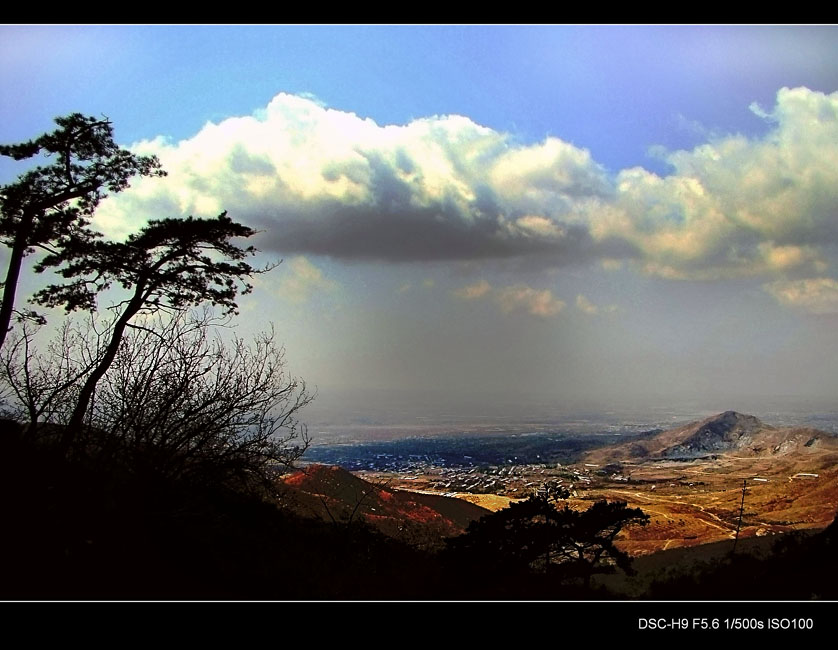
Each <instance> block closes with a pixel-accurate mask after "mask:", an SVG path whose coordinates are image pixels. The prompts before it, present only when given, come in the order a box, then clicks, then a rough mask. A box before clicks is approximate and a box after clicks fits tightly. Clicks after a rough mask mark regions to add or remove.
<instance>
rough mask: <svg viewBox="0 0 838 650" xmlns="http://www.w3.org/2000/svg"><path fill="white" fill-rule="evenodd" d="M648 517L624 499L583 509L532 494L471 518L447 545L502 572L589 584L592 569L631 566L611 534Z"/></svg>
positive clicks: (452, 549) (609, 569) (458, 552)
mask: <svg viewBox="0 0 838 650" xmlns="http://www.w3.org/2000/svg"><path fill="white" fill-rule="evenodd" d="M648 520H649V516H648V515H647V514H645V513H644V512H643V511H642V510H640V509H638V508H629V507H627V505H626V503H624V502H619V501H616V502H608V501H598V502H596V503H594V504H593V505H592V506H591V507H590V508H588V509H587V510H573V509H572V508H570V507H568V506H567V505H565V506H564V507H562V508H557V507H556V506H555V505H554V503H552V502H551V500H550V499H549V498H548V497H546V496H543V495H542V496H539V495H533V496H530V497H529V498H528V499H526V500H525V501H519V502H517V503H513V504H511V505H510V506H509V507H508V508H505V509H503V510H499V511H497V512H494V513H492V514H490V515H486V516H485V517H483V518H481V519H480V520H478V521H476V522H472V524H471V525H470V526H469V528H468V530H467V532H466V534H465V535H462V536H460V537H457V538H454V539H452V540H451V541H450V547H451V551H452V552H453V553H455V554H460V553H466V554H467V555H468V556H469V557H470V558H480V560H479V561H481V562H484V563H486V564H487V565H491V566H495V567H496V568H498V569H499V570H500V571H502V572H506V573H515V572H522V571H524V572H526V571H539V572H545V573H552V574H556V575H558V576H560V577H562V578H571V579H576V578H581V579H582V580H583V581H584V582H585V583H586V584H587V583H588V582H589V581H590V577H591V576H592V575H593V574H594V573H600V572H610V571H613V569H614V567H615V566H616V567H619V568H621V569H623V570H626V571H630V558H629V556H628V554H626V553H625V552H623V551H621V550H620V549H618V548H617V547H616V546H615V545H614V540H615V538H616V537H617V534H618V533H619V532H620V531H621V530H622V529H623V528H624V527H625V526H627V525H629V524H639V525H645V524H646V523H647V522H648Z"/></svg>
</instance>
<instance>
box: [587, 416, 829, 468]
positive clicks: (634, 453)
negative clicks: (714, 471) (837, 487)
mask: <svg viewBox="0 0 838 650" xmlns="http://www.w3.org/2000/svg"><path fill="white" fill-rule="evenodd" d="M824 445H826V446H830V447H832V446H834V447H835V448H836V450H838V438H836V436H834V435H832V434H830V433H827V432H825V431H820V430H818V429H813V428H810V427H775V426H772V425H769V424H766V423H765V422H763V421H762V420H760V419H759V418H757V417H755V416H753V415H748V414H744V413H739V412H737V411H732V410H731V411H724V412H722V413H718V414H716V415H713V416H710V417H708V418H705V419H704V420H698V421H694V422H690V423H688V424H684V425H682V426H680V427H676V428H674V429H668V430H666V431H663V432H661V433H658V434H655V435H654V436H651V437H649V438H645V439H642V440H633V441H631V442H627V443H621V444H618V445H611V446H608V447H603V448H600V449H596V450H593V451H591V452H589V453H588V454H587V455H586V460H587V461H588V462H597V463H607V462H615V461H619V460H638V461H642V460H666V459H670V460H692V459H699V458H704V457H708V456H713V455H718V454H730V453H732V452H736V453H740V454H745V455H753V456H771V455H786V454H789V453H793V452H800V453H806V452H807V450H815V449H820V448H821V447H822V446H824Z"/></svg>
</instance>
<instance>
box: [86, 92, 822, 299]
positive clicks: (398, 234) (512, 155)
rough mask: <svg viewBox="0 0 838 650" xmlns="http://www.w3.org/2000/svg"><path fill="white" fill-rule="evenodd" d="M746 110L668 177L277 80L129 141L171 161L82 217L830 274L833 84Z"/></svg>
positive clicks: (280, 237) (405, 245)
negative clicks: (321, 97)
mask: <svg viewBox="0 0 838 650" xmlns="http://www.w3.org/2000/svg"><path fill="white" fill-rule="evenodd" d="M752 110H753V111H754V113H755V114H756V115H757V116H758V117H759V118H760V119H763V120H765V122H766V125H767V132H766V133H765V134H764V135H763V136H761V137H757V138H747V137H744V136H741V135H728V136H708V138H709V139H708V141H707V142H706V143H705V144H703V145H701V146H698V147H696V148H694V149H692V150H690V151H674V152H670V153H665V154H663V157H664V159H665V160H666V161H667V162H668V163H669V164H670V165H671V168H672V171H671V173H670V174H668V175H665V176H659V175H657V174H654V173H652V172H650V171H647V170H645V169H643V168H640V167H635V168H631V169H624V170H621V171H619V172H617V173H616V174H613V175H612V174H609V173H608V172H607V171H606V170H605V169H604V168H603V167H602V166H601V165H599V164H598V163H597V162H596V161H595V160H593V158H592V157H591V155H590V153H589V152H588V151H587V150H585V149H582V148H579V147H576V146H574V145H572V144H569V143H567V142H564V141H562V140H560V139H558V138H554V137H549V138H546V139H545V140H544V141H542V142H539V143H535V144H521V143H519V142H516V141H515V139H514V138H513V137H512V136H510V135H508V134H504V133H500V132H497V131H495V130H492V129H490V128H487V127H484V126H480V125H478V124H476V123H475V122H473V121H472V120H470V119H468V118H467V117H462V116H456V115H452V116H436V117H429V118H423V119H417V120H414V121H412V122H410V123H408V124H405V125H383V126H382V125H379V124H377V123H375V122H374V121H373V120H370V119H365V118H362V117H359V116H357V115H355V114H353V113H349V112H344V111H340V110H335V109H330V108H326V107H324V106H322V105H320V104H318V103H316V102H315V101H312V100H311V99H308V98H304V97H298V96H293V95H287V94H280V95H277V96H276V97H275V98H274V99H273V100H272V101H271V102H270V104H269V105H268V106H267V107H266V108H265V109H264V110H261V111H259V112H257V113H256V114H254V115H252V116H246V117H236V118H230V119H227V120H224V121H222V122H220V123H218V124H214V123H208V124H206V125H205V126H204V128H203V129H201V131H200V132H199V133H198V134H196V135H195V136H194V137H192V138H190V139H188V140H183V141H180V142H168V141H167V140H165V139H164V138H162V137H158V138H156V139H153V140H149V141H143V142H140V143H138V144H136V145H134V149H135V150H136V151H137V152H139V153H144V154H148V153H154V154H157V155H158V156H159V157H160V159H161V162H162V163H163V166H164V168H165V169H166V170H167V171H168V172H169V176H168V178H166V179H163V180H150V179H141V180H139V181H137V183H136V186H135V187H134V188H132V189H131V190H130V191H127V192H125V193H123V194H120V195H118V196H116V197H112V198H110V199H108V200H107V201H106V203H104V204H103V205H102V208H101V211H100V213H99V215H97V225H98V226H99V227H101V228H102V229H103V230H105V231H106V232H107V233H108V234H110V235H112V236H120V235H124V234H125V233H126V232H130V231H133V230H135V228H136V225H137V224H136V220H137V215H144V218H152V217H160V216H168V215H182V214H195V215H200V216H211V215H214V214H217V213H219V212H221V211H222V210H224V209H226V210H228V211H229V212H230V214H231V216H233V217H234V218H236V219H238V220H241V221H243V222H245V223H248V224H249V225H252V226H255V227H257V228H260V229H262V230H264V233H263V234H262V235H261V238H262V239H261V241H260V242H259V246H260V247H261V248H262V249H267V250H272V251H276V252H278V253H280V254H294V255H326V256H330V257H332V258H337V259H343V260H374V261H382V262H393V263H395V262H416V261H434V260H493V259H494V260H502V259H520V260H524V261H526V262H527V263H529V264H530V265H535V266H536V267H538V266H541V267H544V268H548V267H559V266H563V265H568V264H580V263H587V262H591V261H599V262H602V263H603V264H604V265H606V266H607V265H611V267H612V268H613V267H615V266H617V265H618V264H619V263H620V262H622V263H623V266H626V265H628V266H630V267H633V268H635V269H636V270H638V271H640V272H643V273H647V274H652V275H658V276H662V277H666V278H672V279H705V280H706V279H719V278H731V277H763V278H765V279H766V281H768V280H774V281H785V282H792V281H801V280H805V279H809V281H810V282H813V281H815V280H816V279H817V278H828V276H829V275H830V272H831V271H832V270H833V269H834V262H835V258H836V245H837V244H838V219H836V216H838V93H833V94H824V93H821V92H816V91H812V90H808V89H806V88H795V89H788V88H783V89H781V90H780V91H779V92H778V93H777V98H776V104H775V106H774V107H773V108H771V109H764V108H759V107H752ZM801 286H802V285H801ZM772 293H773V295H775V296H777V297H778V299H779V300H781V302H782V301H783V299H781V298H779V296H780V295H786V294H783V293H782V292H781V291H780V290H779V289H778V290H776V291H774V290H772ZM509 295H510V296H513V295H516V294H513V293H510V294H509ZM509 300H510V304H512V303H514V302H515V299H513V298H509ZM524 302H526V300H524ZM580 309H583V311H584V310H585V308H584V306H580Z"/></svg>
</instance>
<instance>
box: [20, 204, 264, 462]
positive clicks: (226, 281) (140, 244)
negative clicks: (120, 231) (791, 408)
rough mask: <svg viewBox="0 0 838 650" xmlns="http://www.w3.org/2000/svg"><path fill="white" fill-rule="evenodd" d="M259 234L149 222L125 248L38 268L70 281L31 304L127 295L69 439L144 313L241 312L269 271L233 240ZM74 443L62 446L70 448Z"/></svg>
mask: <svg viewBox="0 0 838 650" xmlns="http://www.w3.org/2000/svg"><path fill="white" fill-rule="evenodd" d="M253 234H255V231H254V230H252V229H251V228H248V227H247V226H243V225H241V224H239V223H236V222H234V221H233V220H232V219H230V217H228V216H227V213H226V212H223V213H221V214H220V215H218V216H217V217H215V218H214V219H199V218H194V217H188V218H186V219H162V220H159V221H150V222H149V223H148V224H147V225H146V226H145V227H144V228H142V229H141V230H140V231H139V232H138V233H135V234H132V235H130V236H129V237H128V239H127V240H126V241H124V242H112V241H102V240H94V241H83V240H78V241H75V242H73V243H72V244H71V245H68V246H67V247H65V249H64V250H62V251H60V252H57V253H55V254H51V255H48V256H47V257H46V258H44V260H43V261H42V262H41V265H40V267H41V268H43V267H47V266H57V267H59V268H58V270H57V272H58V274H59V275H61V276H63V277H64V278H66V279H68V280H70V282H68V283H66V284H53V285H50V286H48V287H46V288H44V289H42V290H41V291H39V292H38V293H36V294H35V297H34V300H35V301H36V302H38V303H39V304H42V305H47V306H51V307H57V306H63V307H64V308H65V310H66V311H68V312H70V311H73V310H76V309H85V310H90V311H92V310H94V309H95V308H96V299H97V296H98V294H99V293H101V292H102V291H104V290H105V289H107V288H109V287H110V286H112V284H113V283H118V284H119V285H120V286H122V288H123V289H126V290H128V292H129V296H130V297H128V298H127V299H126V300H124V301H123V302H122V303H120V305H118V306H117V309H121V311H120V312H119V315H118V316H117V317H116V320H115V321H114V323H113V327H112V330H111V334H110V342H109V344H108V345H107V347H106V349H105V351H104V354H103V356H102V357H101V360H100V361H99V363H98V365H97V366H96V367H95V368H94V369H93V371H92V372H91V373H90V374H89V375H88V376H87V378H86V379H85V383H84V386H83V387H82V389H81V391H80V393H79V398H78V403H77V405H76V408H75V411H74V412H73V416H72V418H71V420H70V422H69V426H68V428H67V436H68V438H69V437H72V436H73V435H74V431H75V430H76V429H78V428H79V427H80V425H81V423H82V419H83V417H84V415H85V413H86V412H87V408H88V405H89V403H90V398H91V396H92V395H93V391H94V390H95V387H96V384H97V383H98V382H99V380H100V379H101V378H102V377H103V376H104V374H105V373H106V372H107V370H108V368H109V367H110V365H111V364H112V363H113V361H114V359H115V358H116V355H117V352H118V350H119V345H120V342H121V341H122V338H123V335H124V333H125V329H126V327H128V326H129V323H130V321H131V320H132V319H133V318H134V317H135V316H136V315H137V314H140V313H153V312H156V311H159V310H161V309H163V310H175V311H177V310H180V309H183V308H186V307H190V306H193V305H198V304H201V303H204V302H211V303H212V304H214V305H218V306H220V307H221V308H222V310H223V312H224V313H232V312H235V311H236V308H237V306H236V297H237V295H238V294H239V292H241V293H248V292H250V290H251V288H252V286H251V285H250V284H249V283H248V281H247V279H248V278H250V277H251V276H252V275H253V274H255V273H261V272H264V271H266V270H267V269H255V268H253V267H252V266H251V265H250V264H248V263H247V262H245V261H244V260H245V258H246V257H249V256H251V255H254V254H255V253H256V249H254V248H253V247H252V246H249V247H244V248H242V247H239V246H238V245H236V244H235V243H233V242H232V241H231V240H232V239H235V238H247V237H250V236H252V235H253ZM69 442H70V440H69V439H68V440H67V441H65V445H67V444H69Z"/></svg>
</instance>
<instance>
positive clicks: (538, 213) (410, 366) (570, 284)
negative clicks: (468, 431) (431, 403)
mask: <svg viewBox="0 0 838 650" xmlns="http://www.w3.org/2000/svg"><path fill="white" fill-rule="evenodd" d="M0 83H2V86H3V88H4V93H3V95H2V97H0V141H2V142H17V141H21V140H25V139H28V138H31V137H33V136H35V135H37V134H40V133H42V132H44V131H47V130H49V129H50V125H51V120H52V118H54V117H55V116H58V115H62V114H66V113H69V112H73V111H79V112H83V113H88V114H94V115H99V114H105V115H107V116H108V117H109V118H110V119H111V120H112V121H113V123H114V126H115V130H116V136H117V139H118V141H120V142H121V143H123V144H124V145H125V146H133V147H135V148H136V150H137V151H141V152H146V153H155V154H157V155H159V156H160V158H161V160H162V161H163V163H164V166H166V168H167V169H168V170H169V172H170V175H169V177H168V178H167V179H165V180H154V181H148V182H145V181H144V182H141V183H135V185H134V187H133V188H132V189H131V190H130V191H128V192H125V193H123V194H122V195H120V196H118V197H114V198H113V199H112V200H108V201H107V202H106V203H105V204H103V206H102V209H101V211H100V215H99V217H98V221H97V225H98V226H99V227H100V228H101V229H103V230H104V231H106V232H107V233H108V235H109V236H113V237H120V236H124V235H125V234H126V233H127V232H130V231H131V230H132V229H133V228H135V227H136V226H137V225H138V224H139V223H142V221H143V220H144V219H148V218H154V217H160V216H176V215H177V214H195V215H196V216H211V215H212V213H213V212H215V213H217V212H218V211H220V210H221V209H227V210H228V211H229V213H230V215H231V216H233V217H234V218H238V219H240V220H242V221H244V222H246V223H248V224H250V225H254V226H257V227H259V228H260V229H261V230H263V231H264V233H263V234H262V235H261V236H260V241H259V242H257V244H258V245H259V247H260V248H261V249H262V250H263V252H264V257H265V259H266V260H276V259H283V263H282V265H281V266H280V267H279V268H278V269H277V270H275V271H274V272H273V273H272V274H271V275H270V276H264V277H262V278H260V279H259V282H260V284H259V287H258V288H257V291H256V292H255V293H254V295H253V296H252V297H248V298H246V299H245V300H244V301H243V302H242V306H243V313H244V314H246V315H247V316H246V323H245V324H244V327H245V329H246V328H248V327H254V328H255V327H257V326H258V325H259V324H261V323H263V322H264V323H265V324H266V323H267V322H268V321H274V322H275V323H276V324H277V328H278V331H279V332H280V334H281V336H282V337H283V338H284V340H285V342H286V345H287V349H288V358H289V361H290V363H291V365H292V367H293V370H294V371H295V372H297V373H298V374H300V375H302V376H304V377H305V378H306V379H308V380H309V381H310V382H311V383H312V384H317V385H318V386H319V387H320V389H321V393H322V395H323V399H324V400H328V399H329V396H330V395H334V394H337V393H340V392H341V391H348V390H356V389H363V390H369V391H375V390H380V389H391V390H399V391H403V392H404V393H405V394H408V395H409V394H410V393H411V392H419V391H426V392H430V393H433V392H434V391H436V392H438V393H440V394H444V395H445V396H446V397H447V398H449V399H450V400H454V401H456V400H457V399H459V398H460V397H463V398H465V396H467V395H468V396H475V395H476V396H477V398H476V399H477V400H478V402H479V400H480V399H481V398H480V396H481V395H486V396H489V395H494V394H497V393H502V394H505V395H508V396H512V397H513V398H515V399H520V401H521V403H524V402H526V400H527V399H529V398H530V397H531V396H532V395H535V394H539V395H543V396H545V397H546V398H547V399H555V400H556V401H557V403H558V402H561V401H562V400H565V401H573V400H577V401H578V400H583V399H589V400H593V401H598V402H601V403H604V404H607V403H608V402H609V400H617V399H633V400H645V401H646V402H648V403H657V402H659V401H661V400H667V399H676V398H682V397H696V398H697V399H704V400H706V402H707V407H708V408H713V407H715V406H716V405H718V407H719V410H723V409H726V408H736V406H737V405H736V403H731V402H734V401H735V400H736V399H738V398H745V397H747V396H767V397H770V396H772V395H792V396H799V397H801V398H810V397H812V398H822V399H828V398H829V396H830V395H834V394H835V390H836V388H838V364H835V363H834V362H833V361H834V359H835V358H836V353H838V337H836V335H835V331H836V328H835V325H836V324H838V323H836V314H838V279H836V278H838V270H836V266H835V264H836V262H838V255H836V253H838V248H836V246H838V221H836V220H837V219H838V194H837V193H836V192H838V190H836V189H835V188H836V187H838V184H836V181H838V165H836V164H834V163H836V162H838V126H836V115H838V95H836V94H835V93H836V92H838V30H836V28H835V27H831V26H823V27H818V26H813V27H807V26H799V27H798V26H788V27H782V26H781V27H747V26H739V27H715V26H714V27H709V26H688V27H680V26H668V27H654V26H649V27H634V26H611V27H599V26H583V27H578V26H553V27H549V26H399V27H389V26H353V27H348V26H331V27H317V26H307V27H306V26H297V27H279V26H276V27H271V26H202V27H190V26H144V27H139V26H96V27H90V26H72V27H70V26H54V27H46V26H3V27H0ZM20 171H21V168H20V167H19V166H18V163H12V162H9V161H3V162H2V164H0V181H3V182H9V181H11V180H13V179H14V177H15V176H16V174H18V173H20ZM27 283H28V285H26V286H28V287H29V288H30V289H31V288H33V287H34V286H35V284H36V280H34V279H32V278H29V279H27ZM516 396H519V397H516ZM727 398H729V400H730V402H725V401H724V400H725V399H727ZM485 399H486V400H490V399H492V398H491V397H486V398H485Z"/></svg>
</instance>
